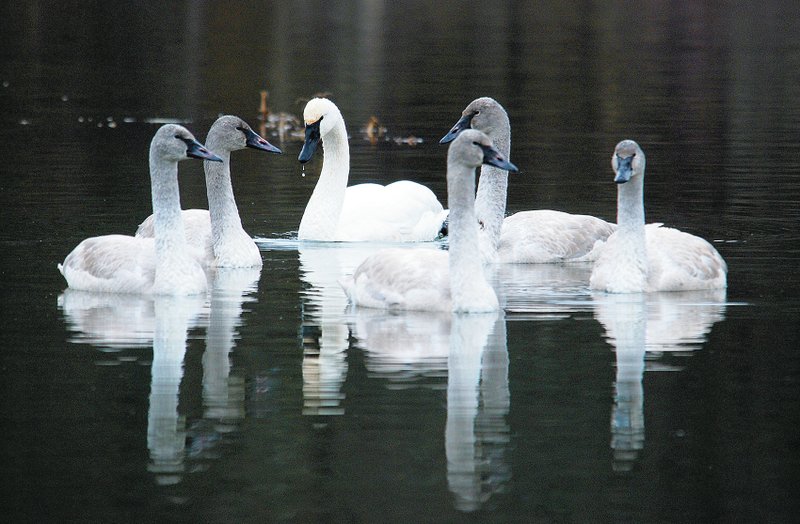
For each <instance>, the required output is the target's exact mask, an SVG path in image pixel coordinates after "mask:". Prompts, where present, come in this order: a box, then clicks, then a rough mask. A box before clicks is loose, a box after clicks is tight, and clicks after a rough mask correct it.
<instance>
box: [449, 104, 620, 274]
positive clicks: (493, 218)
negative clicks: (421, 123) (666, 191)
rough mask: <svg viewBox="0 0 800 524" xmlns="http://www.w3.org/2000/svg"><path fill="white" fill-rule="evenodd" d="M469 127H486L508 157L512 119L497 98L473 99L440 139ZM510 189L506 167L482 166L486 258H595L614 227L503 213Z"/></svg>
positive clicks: (547, 213)
mask: <svg viewBox="0 0 800 524" xmlns="http://www.w3.org/2000/svg"><path fill="white" fill-rule="evenodd" d="M470 128H471V129H477V130H479V131H483V132H484V133H486V134H487V135H488V136H489V138H491V139H492V141H493V142H494V143H495V146H496V147H497V148H498V150H499V151H500V152H501V153H503V154H504V155H505V156H506V158H508V157H509V155H510V149H511V124H510V123H509V120H508V114H507V113H506V111H505V109H503V106H501V105H500V104H499V103H498V102H497V101H496V100H494V99H492V98H489V97H482V98H477V99H475V100H473V101H472V102H470V104H469V105H468V106H467V107H466V108H465V109H464V111H463V112H462V116H461V118H460V119H459V120H458V122H456V124H455V125H454V126H453V128H452V129H451V130H450V132H448V133H447V135H445V136H444V137H443V138H442V140H441V141H440V143H447V142H449V141H451V140H453V139H454V138H455V137H456V136H458V134H459V133H461V132H462V131H463V130H465V129H470ZM507 193H508V173H507V172H506V171H504V170H502V169H498V168H497V167H494V166H489V165H484V166H481V174H480V180H479V182H478V191H477V195H476V197H475V213H476V215H477V218H478V222H479V224H480V225H481V229H480V244H481V256H482V257H483V260H484V262H486V263H493V262H501V263H511V264H546V263H557V262H585V261H592V260H594V259H596V258H597V256H598V254H599V248H600V247H601V246H602V244H603V243H604V242H605V240H606V238H608V236H609V235H610V234H611V233H613V232H614V230H615V229H616V226H615V225H614V224H610V223H608V222H606V221H605V220H602V219H600V218H596V217H593V216H589V215H573V214H569V213H564V212H561V211H551V210H536V211H521V212H518V213H515V214H513V215H511V216H509V217H505V212H506V196H507Z"/></svg>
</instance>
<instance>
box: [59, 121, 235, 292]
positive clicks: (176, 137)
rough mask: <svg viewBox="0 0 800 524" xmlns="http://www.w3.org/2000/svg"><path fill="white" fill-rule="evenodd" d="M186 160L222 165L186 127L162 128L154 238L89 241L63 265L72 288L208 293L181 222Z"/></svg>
mask: <svg viewBox="0 0 800 524" xmlns="http://www.w3.org/2000/svg"><path fill="white" fill-rule="evenodd" d="M186 158H199V159H203V160H210V161H214V162H222V159H221V158H219V157H218V156H216V155H215V154H213V153H211V152H210V151H209V150H207V149H206V148H205V147H203V145H202V144H200V143H199V142H198V141H197V140H195V138H194V136H193V135H192V134H191V133H190V132H189V131H188V130H186V129H185V128H184V127H181V126H179V125H175V124H167V125H165V126H162V127H161V128H160V129H159V130H158V131H157V132H156V134H155V136H154V137H153V140H152V142H151V143H150V183H151V191H152V197H153V215H154V222H155V238H137V237H131V236H126V235H105V236H99V237H91V238H87V239H86V240H84V241H82V242H81V243H80V244H78V246H77V247H76V248H75V249H73V250H72V252H71V253H70V254H69V255H67V257H66V258H65V259H64V263H63V264H59V265H58V270H59V271H61V274H62V275H64V278H65V279H66V280H67V284H68V285H69V287H71V288H73V289H82V290H85V291H103V292H109V293H137V294H154V295H193V294H198V293H205V291H206V289H207V283H206V275H205V272H204V271H203V268H202V267H201V266H200V264H199V263H198V262H197V259H196V258H195V257H194V256H193V255H192V254H191V253H190V250H189V247H188V245H187V244H186V238H185V236H184V232H183V220H182V218H181V207H180V195H179V194H178V162H179V161H181V160H184V159H186Z"/></svg>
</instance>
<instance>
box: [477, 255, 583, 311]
mask: <svg viewBox="0 0 800 524" xmlns="http://www.w3.org/2000/svg"><path fill="white" fill-rule="evenodd" d="M487 271H488V272H489V274H490V280H489V282H490V283H491V284H492V286H493V287H494V288H495V291H496V292H497V296H498V298H499V299H500V303H501V305H502V306H503V308H504V309H505V310H506V312H508V313H510V314H513V315H514V320H527V319H538V320H541V319H542V318H561V317H566V316H569V315H571V314H573V313H576V312H579V311H583V312H586V311H590V310H591V309H592V302H591V298H590V295H589V292H588V291H589V284H588V282H589V276H590V275H591V273H592V266H591V264H587V263H570V264H493V265H491V266H488V267H487Z"/></svg>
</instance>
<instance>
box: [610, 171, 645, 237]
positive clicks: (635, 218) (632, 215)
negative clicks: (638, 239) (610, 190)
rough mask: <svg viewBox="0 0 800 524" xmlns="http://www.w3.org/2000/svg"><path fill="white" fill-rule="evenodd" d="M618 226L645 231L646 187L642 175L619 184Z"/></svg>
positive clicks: (622, 228)
mask: <svg viewBox="0 0 800 524" xmlns="http://www.w3.org/2000/svg"><path fill="white" fill-rule="evenodd" d="M617 227H618V228H619V229H620V230H625V231H638V230H642V231H644V187H643V181H642V177H641V176H637V177H635V178H633V179H631V180H630V181H629V182H626V183H624V184H620V185H619V186H617Z"/></svg>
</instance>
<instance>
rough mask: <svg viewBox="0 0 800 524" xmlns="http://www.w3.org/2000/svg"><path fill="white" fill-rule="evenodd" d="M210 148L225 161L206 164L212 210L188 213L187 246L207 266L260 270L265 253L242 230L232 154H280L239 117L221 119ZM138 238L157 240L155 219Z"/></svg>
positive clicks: (210, 136)
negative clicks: (248, 151) (242, 151)
mask: <svg viewBox="0 0 800 524" xmlns="http://www.w3.org/2000/svg"><path fill="white" fill-rule="evenodd" d="M206 145H207V146H208V148H209V149H211V150H212V151H214V152H215V153H216V154H217V155H219V156H220V158H222V163H219V162H205V165H204V168H205V173H206V192H207V195H208V210H205V209H186V210H184V211H183V212H182V213H181V214H182V215H183V227H184V230H185V233H186V242H187V244H188V245H189V247H190V249H191V250H192V253H194V254H195V256H197V258H198V260H199V261H200V263H201V264H202V265H203V266H210V267H257V268H260V267H261V265H262V261H261V253H260V252H259V250H258V246H256V244H255V242H254V241H253V239H252V238H251V237H250V235H248V234H247V232H245V230H244V228H243V227H242V220H241V218H240V217H239V209H238V208H237V207H236V200H235V199H234V195H233V186H232V185H231V165H230V160H231V152H232V151H238V150H240V149H244V148H246V147H250V148H253V149H257V150H261V151H268V152H271V153H280V152H281V150H280V149H278V148H277V147H275V146H273V145H272V144H270V143H269V142H267V141H266V140H264V139H263V138H262V137H260V136H259V135H258V134H257V133H256V132H255V131H253V130H252V129H251V128H250V126H249V125H247V123H246V122H245V121H244V120H242V119H241V118H239V117H236V116H231V115H225V116H221V117H219V118H218V119H217V120H216V121H215V122H214V124H213V125H212V126H211V129H210V130H209V131H208V137H206ZM136 236H137V237H152V236H153V215H150V216H149V217H147V219H145V221H144V222H142V223H141V224H140V225H139V228H138V229H137V230H136Z"/></svg>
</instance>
